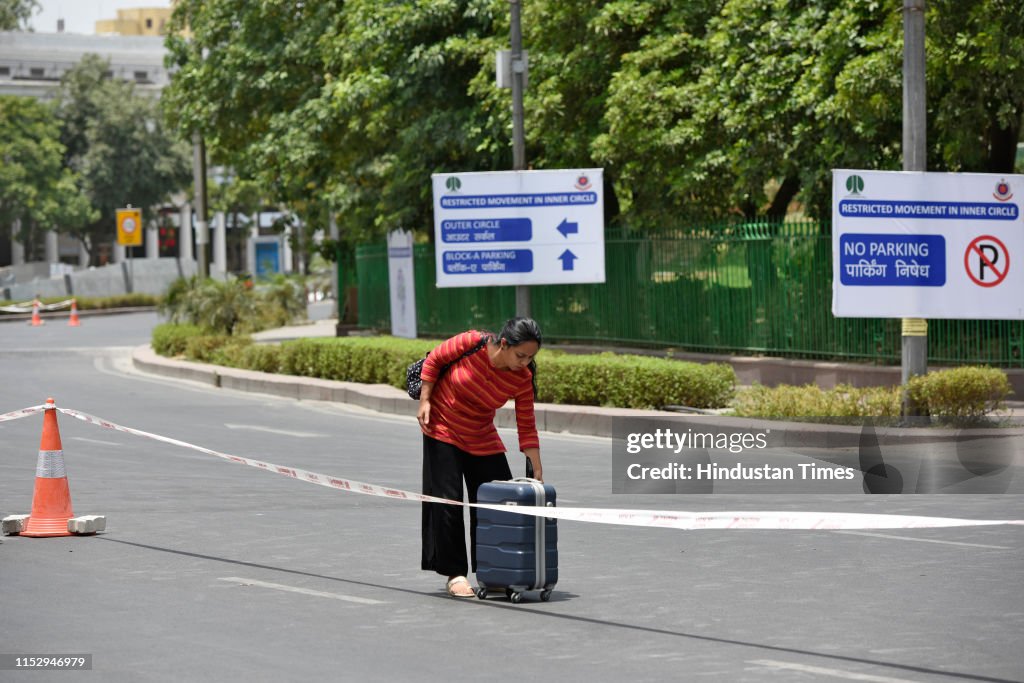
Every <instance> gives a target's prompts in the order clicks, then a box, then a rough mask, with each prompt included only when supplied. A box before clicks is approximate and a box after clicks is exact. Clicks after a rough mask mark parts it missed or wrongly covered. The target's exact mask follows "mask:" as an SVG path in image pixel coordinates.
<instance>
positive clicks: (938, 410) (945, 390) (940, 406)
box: [907, 367, 1012, 422]
mask: <svg viewBox="0 0 1024 683" xmlns="http://www.w3.org/2000/svg"><path fill="white" fill-rule="evenodd" d="M1011 391H1012V390H1011V389H1010V381H1009V380H1008V379H1007V377H1006V373H1005V372H1003V371H1002V370H1000V369H998V368H987V367H963V368H953V369H951V370H939V371H937V372H929V373H928V374H927V375H920V376H917V377H912V378H911V379H910V381H909V382H908V383H907V393H908V396H909V397H910V399H911V400H913V401H914V402H915V403H917V404H918V405H920V406H923V407H926V409H927V410H928V413H929V414H930V415H931V416H932V417H936V418H939V419H940V420H943V421H949V422H973V421H977V420H979V419H980V418H982V417H983V416H985V415H986V414H988V413H990V412H992V411H995V410H999V409H1000V408H1002V407H1003V401H1005V400H1006V399H1007V397H1008V396H1009V395H1010V393H1011Z"/></svg>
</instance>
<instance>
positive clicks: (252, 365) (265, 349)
mask: <svg viewBox="0 0 1024 683" xmlns="http://www.w3.org/2000/svg"><path fill="white" fill-rule="evenodd" d="M235 361H236V364H235V367H239V368H242V369H244V370H258V371H259V372H275V373H276V372H281V347H280V346H277V345H276V344H250V345H248V346H243V347H241V348H240V349H239V352H238V355H237V357H236V358H235Z"/></svg>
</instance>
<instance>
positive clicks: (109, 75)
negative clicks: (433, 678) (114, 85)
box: [103, 69, 114, 81]
mask: <svg viewBox="0 0 1024 683" xmlns="http://www.w3.org/2000/svg"><path fill="white" fill-rule="evenodd" d="M113 77H114V72H113V71H111V70H110V69H107V70H106V71H104V72H103V78H105V79H107V80H108V81H109V80H110V79H111V78H113Z"/></svg>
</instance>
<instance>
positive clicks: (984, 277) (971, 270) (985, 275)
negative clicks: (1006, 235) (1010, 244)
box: [964, 235, 1010, 287]
mask: <svg viewBox="0 0 1024 683" xmlns="http://www.w3.org/2000/svg"><path fill="white" fill-rule="evenodd" d="M964 268H965V269H966V270H967V277H969V278H971V280H972V281H973V282H974V284H976V285H980V286H981V287H995V286H996V285H998V284H999V283H1000V282H1002V281H1003V280H1005V279H1006V274H1007V273H1009V272H1010V251H1009V249H1007V248H1006V245H1005V244H1003V243H1002V242H1001V241H1000V240H999V239H997V238H995V237H992V236H991V235H982V236H981V237H977V238H975V239H974V240H972V241H971V243H970V244H968V245H967V251H966V252H964Z"/></svg>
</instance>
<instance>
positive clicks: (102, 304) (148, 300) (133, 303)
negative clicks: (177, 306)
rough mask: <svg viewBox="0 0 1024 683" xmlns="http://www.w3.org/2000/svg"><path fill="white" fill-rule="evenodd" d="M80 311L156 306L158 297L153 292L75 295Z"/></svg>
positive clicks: (158, 300)
mask: <svg viewBox="0 0 1024 683" xmlns="http://www.w3.org/2000/svg"><path fill="white" fill-rule="evenodd" d="M75 302H76V303H77V304H78V309H79V310H80V311H93V310H99V309H106V308H141V307H143V306H147V307H148V306H156V305H157V304H158V303H159V302H160V297H158V296H154V295H153V294H142V293H138V294H117V295H115V296H103V297H75Z"/></svg>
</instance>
